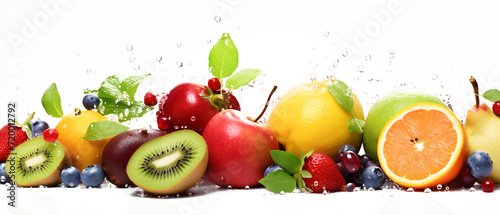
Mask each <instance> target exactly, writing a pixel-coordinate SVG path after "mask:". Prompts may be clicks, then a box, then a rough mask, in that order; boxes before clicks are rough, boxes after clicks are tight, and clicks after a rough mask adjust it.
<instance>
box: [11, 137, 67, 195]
mask: <svg viewBox="0 0 500 215" xmlns="http://www.w3.org/2000/svg"><path fill="white" fill-rule="evenodd" d="M9 160H11V161H9ZM12 160H13V161H12ZM69 165H71V158H70V156H69V155H68V153H67V152H66V150H65V148H64V146H63V145H62V144H61V143H59V142H57V141H54V142H46V141H45V140H44V139H43V137H37V138H34V139H32V140H29V141H26V142H24V143H22V144H21V145H19V146H17V147H16V148H15V149H14V150H12V152H11V154H10V155H9V157H8V160H7V162H6V166H5V169H6V170H12V169H14V172H13V173H12V174H9V175H13V178H12V180H13V181H14V182H16V184H17V185H19V186H22V187H29V186H39V185H44V186H53V185H58V184H60V183H61V170H62V169H63V168H64V167H66V166H69Z"/></svg>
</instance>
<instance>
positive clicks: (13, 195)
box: [2, 102, 17, 207]
mask: <svg viewBox="0 0 500 215" xmlns="http://www.w3.org/2000/svg"><path fill="white" fill-rule="evenodd" d="M16 107H17V103H16V102H8V103H7V125H8V133H7V134H8V136H7V141H8V142H7V147H8V148H9V150H10V151H12V150H14V147H15V141H16V116H17V109H16ZM15 157H16V154H15V153H9V155H8V157H7V160H6V161H5V163H6V164H7V163H8V164H9V165H10V168H9V169H7V167H5V168H6V169H5V172H6V173H7V175H8V177H9V178H10V179H11V180H12V179H15V178H16V168H15V166H16V160H15ZM2 177H3V176H2ZM2 180H7V179H5V178H3V179H2ZM6 187H7V205H8V206H10V207H16V201H17V189H16V183H15V182H14V181H11V182H9V183H7V186H6Z"/></svg>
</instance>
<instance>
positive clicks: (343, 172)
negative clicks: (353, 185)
mask: <svg viewBox="0 0 500 215" xmlns="http://www.w3.org/2000/svg"><path fill="white" fill-rule="evenodd" d="M337 166H338V167H339V171H340V173H341V174H342V177H344V179H347V177H349V173H348V172H347V171H345V169H344V166H342V163H341V162H338V163H337Z"/></svg>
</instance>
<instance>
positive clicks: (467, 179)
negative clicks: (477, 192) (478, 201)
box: [457, 166, 476, 187]
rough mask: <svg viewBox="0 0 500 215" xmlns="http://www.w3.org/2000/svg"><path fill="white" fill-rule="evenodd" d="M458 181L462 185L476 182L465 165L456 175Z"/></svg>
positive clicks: (465, 185) (470, 184)
mask: <svg viewBox="0 0 500 215" xmlns="http://www.w3.org/2000/svg"><path fill="white" fill-rule="evenodd" d="M457 179H458V182H460V185H461V186H462V187H472V186H474V184H475V183H476V177H474V176H473V175H472V174H471V173H470V171H469V169H467V167H465V166H464V167H463V168H462V170H460V173H458V176H457Z"/></svg>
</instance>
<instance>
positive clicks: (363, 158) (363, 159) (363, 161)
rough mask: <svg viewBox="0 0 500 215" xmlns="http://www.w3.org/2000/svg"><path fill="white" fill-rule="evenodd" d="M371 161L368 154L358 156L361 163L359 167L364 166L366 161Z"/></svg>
mask: <svg viewBox="0 0 500 215" xmlns="http://www.w3.org/2000/svg"><path fill="white" fill-rule="evenodd" d="M371 160H372V156H370V155H369V154H364V155H361V156H359V161H361V165H363V166H364V165H365V164H366V162H368V161H371Z"/></svg>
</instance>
